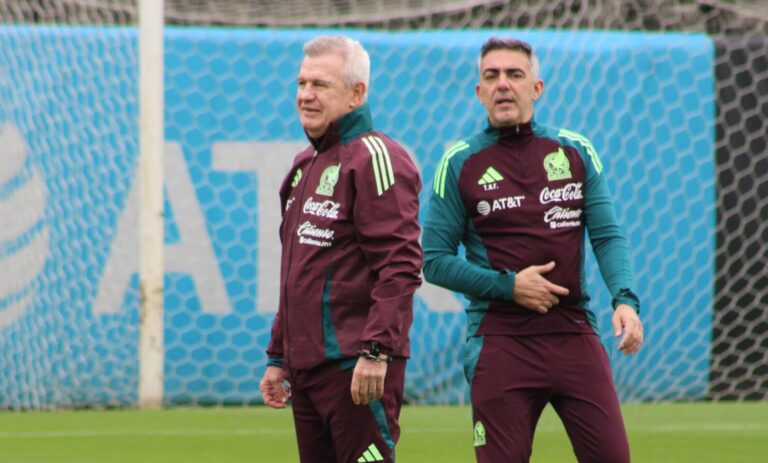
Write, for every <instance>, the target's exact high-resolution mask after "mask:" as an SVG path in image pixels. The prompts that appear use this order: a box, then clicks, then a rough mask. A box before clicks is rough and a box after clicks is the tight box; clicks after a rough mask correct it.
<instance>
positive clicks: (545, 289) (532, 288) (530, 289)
mask: <svg viewBox="0 0 768 463" xmlns="http://www.w3.org/2000/svg"><path fill="white" fill-rule="evenodd" d="M553 268H555V263H554V262H549V263H547V264H544V265H531V266H530V267H528V268H526V269H524V270H522V271H520V272H517V274H516V275H515V288H514V291H513V294H512V297H513V299H514V300H515V302H516V303H518V304H519V305H521V306H523V307H526V308H529V309H531V310H533V311H534V312H538V313H542V314H544V313H547V312H548V311H549V309H551V308H552V306H554V305H556V304H557V303H558V302H560V299H558V298H557V296H567V295H568V288H564V287H562V286H558V285H556V284H554V283H552V282H550V281H549V280H547V279H546V278H544V277H543V276H542V275H543V274H545V273H548V272H551V271H552V269H553Z"/></svg>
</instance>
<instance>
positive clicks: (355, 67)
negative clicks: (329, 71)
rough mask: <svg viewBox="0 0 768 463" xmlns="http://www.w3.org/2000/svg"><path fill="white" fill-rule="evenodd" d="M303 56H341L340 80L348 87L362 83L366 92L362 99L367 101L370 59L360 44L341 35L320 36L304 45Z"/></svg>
mask: <svg viewBox="0 0 768 463" xmlns="http://www.w3.org/2000/svg"><path fill="white" fill-rule="evenodd" d="M304 55H305V56H310V57H317V56H324V55H339V56H341V57H342V58H343V59H344V64H343V65H342V67H341V78H342V79H343V80H344V82H345V83H346V84H347V85H349V86H350V87H353V86H354V85H355V84H357V83H359V82H362V83H364V84H365V91H366V94H365V95H364V98H366V99H367V96H368V87H369V84H370V80H371V58H370V56H368V52H367V51H365V48H363V46H362V45H361V44H360V42H358V41H357V40H354V39H351V38H349V37H345V36H343V35H321V36H318V37H315V38H314V39H312V40H310V41H308V42H307V43H305V44H304Z"/></svg>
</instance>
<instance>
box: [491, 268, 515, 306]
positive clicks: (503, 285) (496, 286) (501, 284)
mask: <svg viewBox="0 0 768 463" xmlns="http://www.w3.org/2000/svg"><path fill="white" fill-rule="evenodd" d="M514 294H515V272H511V271H509V270H502V271H501V272H499V274H498V277H497V278H496V279H495V280H494V282H493V295H494V299H503V300H505V301H511V300H513V299H514Z"/></svg>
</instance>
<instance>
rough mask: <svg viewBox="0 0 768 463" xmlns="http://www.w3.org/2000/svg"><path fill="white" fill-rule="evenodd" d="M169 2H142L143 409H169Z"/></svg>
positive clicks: (140, 62)
mask: <svg viewBox="0 0 768 463" xmlns="http://www.w3.org/2000/svg"><path fill="white" fill-rule="evenodd" d="M163 9H164V1H163V0H140V1H139V95H140V96H139V112H140V116H139V117H140V124H139V127H140V133H139V141H140V154H139V159H140V160H139V165H140V169H139V171H140V175H141V177H140V182H141V214H140V217H141V219H140V222H141V225H140V228H141V245H140V262H141V263H140V275H139V278H140V284H139V287H140V298H141V299H140V300H141V309H140V310H141V312H140V313H141V316H140V327H139V337H140V341H139V397H138V405H139V407H140V408H160V407H161V406H162V404H163V358H164V353H163V298H164V291H163V277H164V269H163V228H164V221H163V147H164V138H163V137H164V135H165V123H164V119H163V110H164V104H163V100H164V88H163V24H164V16H163V13H164V11H163Z"/></svg>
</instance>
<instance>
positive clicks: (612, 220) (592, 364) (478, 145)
mask: <svg viewBox="0 0 768 463" xmlns="http://www.w3.org/2000/svg"><path fill="white" fill-rule="evenodd" d="M479 71H480V80H479V83H478V84H477V85H476V94H477V97H478V99H479V100H480V102H481V103H482V104H483V106H484V107H485V109H486V112H487V114H488V126H487V128H486V129H485V130H484V131H483V132H481V133H479V134H477V135H475V136H472V137H469V138H466V139H464V140H461V141H460V142H458V143H456V144H455V145H453V146H452V147H451V148H450V149H448V151H447V152H446V153H445V154H444V156H443V158H442V160H441V161H440V163H439V165H438V167H437V172H436V174H435V180H434V184H433V193H432V197H431V200H430V203H429V208H428V211H427V218H426V222H425V225H424V238H423V246H424V259H425V263H424V276H425V278H426V279H427V281H430V282H432V283H435V284H437V285H440V286H444V287H446V288H448V289H451V290H454V291H459V292H462V293H464V294H465V295H466V296H467V298H468V299H469V301H470V304H469V306H468V308H467V321H468V329H467V339H468V343H467V350H466V356H465V373H466V377H467V380H468V382H469V384H470V395H471V400H472V414H473V423H474V434H475V440H474V444H475V454H476V457H477V461H478V462H480V463H490V462H495V463H502V462H503V463H508V462H509V463H512V462H527V461H528V460H529V458H530V455H531V448H532V442H533V433H534V430H535V428H536V423H537V421H538V419H539V416H540V415H541V412H542V410H543V409H544V407H545V406H546V405H547V404H548V403H550V404H552V406H553V407H554V409H555V411H556V412H557V413H558V415H559V416H560V418H561V419H562V420H563V423H564V425H565V428H566V430H567V431H568V435H569V437H570V438H571V442H572V444H573V448H574V451H575V453H576V456H577V458H578V460H579V461H580V462H592V463H594V462H628V461H629V446H628V443H627V437H626V432H625V430H624V424H623V419H622V416H621V410H620V407H619V400H618V397H617V395H616V391H615V388H614V385H613V380H612V376H611V370H610V365H609V363H608V357H607V354H606V351H605V349H604V347H603V346H602V344H601V343H600V339H599V337H598V336H597V326H596V321H595V320H596V317H595V314H594V313H593V312H592V310H591V309H590V308H589V305H588V301H589V295H588V294H587V290H586V277H585V274H584V252H585V251H584V250H585V246H584V241H585V236H586V232H587V231H588V232H589V238H590V243H591V245H592V249H593V251H594V252H595V255H596V257H597V262H598V265H599V266H600V271H601V273H602V275H603V279H604V280H605V283H606V285H607V286H608V289H609V290H610V292H611V294H612V296H613V307H614V310H615V312H614V315H613V319H612V321H613V326H614V332H615V333H614V334H615V335H616V336H617V337H618V336H621V335H622V333H623V338H622V339H621V341H620V342H619V345H618V349H619V350H621V351H622V352H624V353H625V354H634V353H636V352H637V351H638V349H640V346H641V345H642V342H643V329H642V324H641V322H640V319H639V318H638V315H637V312H638V309H639V300H638V298H637V296H635V294H634V293H633V292H632V290H631V287H632V285H633V281H632V280H633V276H632V268H631V265H630V260H629V251H628V245H627V241H626V239H625V238H624V236H623V234H622V233H621V230H620V228H619V226H618V224H617V221H616V217H615V211H614V209H613V207H614V206H613V200H612V199H611V196H610V193H609V191H608V187H607V184H606V181H605V178H604V176H603V165H602V163H601V162H600V158H599V157H598V155H597V152H596V151H595V149H594V147H593V146H592V144H591V143H590V142H589V140H588V139H587V138H586V137H584V136H583V135H580V134H577V133H574V132H571V131H569V130H565V129H561V130H556V129H552V128H549V127H545V126H542V125H540V124H538V123H537V122H536V121H534V120H533V112H534V111H533V108H534V102H535V101H536V100H537V99H538V98H539V97H540V96H541V94H542V92H543V91H544V82H543V81H542V80H541V78H540V77H539V61H538V58H537V57H536V55H535V53H534V52H533V49H532V48H531V46H530V45H529V44H527V43H525V42H522V41H519V40H509V39H498V38H492V39H490V40H488V41H487V42H486V43H485V44H484V45H483V47H482V50H481V56H480V60H479ZM459 243H463V244H464V247H465V248H466V259H465V258H462V257H459V256H458V255H457V253H458V246H459Z"/></svg>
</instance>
